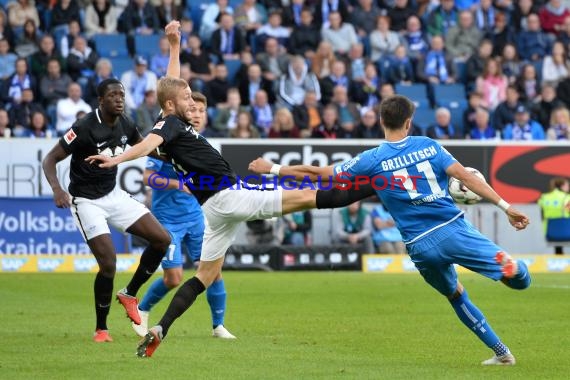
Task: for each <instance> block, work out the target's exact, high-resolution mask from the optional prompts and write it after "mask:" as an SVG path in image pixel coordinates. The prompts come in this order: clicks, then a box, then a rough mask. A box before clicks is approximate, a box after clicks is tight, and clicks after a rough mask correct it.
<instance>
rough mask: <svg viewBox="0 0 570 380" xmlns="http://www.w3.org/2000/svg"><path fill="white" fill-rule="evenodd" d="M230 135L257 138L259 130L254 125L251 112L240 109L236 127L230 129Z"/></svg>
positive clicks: (240, 137) (239, 137) (241, 137)
mask: <svg viewBox="0 0 570 380" xmlns="http://www.w3.org/2000/svg"><path fill="white" fill-rule="evenodd" d="M230 137H233V138H238V139H257V138H259V137H260V135H259V131H258V130H257V128H256V127H255V126H254V125H253V121H252V118H251V113H249V112H247V111H240V112H239V113H238V115H237V123H236V127H235V128H234V129H232V130H231V131H230Z"/></svg>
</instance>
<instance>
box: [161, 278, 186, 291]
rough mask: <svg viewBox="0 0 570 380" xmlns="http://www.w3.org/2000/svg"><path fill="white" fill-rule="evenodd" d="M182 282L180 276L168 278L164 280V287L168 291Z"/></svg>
mask: <svg viewBox="0 0 570 380" xmlns="http://www.w3.org/2000/svg"><path fill="white" fill-rule="evenodd" d="M181 282H182V277H181V276H180V277H179V276H169V277H165V278H164V285H166V287H167V288H168V289H174V288H176V287H177V286H178V285H180V283H181Z"/></svg>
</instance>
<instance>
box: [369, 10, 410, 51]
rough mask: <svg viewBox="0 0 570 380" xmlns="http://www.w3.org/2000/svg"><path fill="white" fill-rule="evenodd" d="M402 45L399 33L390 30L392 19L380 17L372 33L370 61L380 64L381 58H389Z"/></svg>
mask: <svg viewBox="0 0 570 380" xmlns="http://www.w3.org/2000/svg"><path fill="white" fill-rule="evenodd" d="M401 43H402V41H401V38H400V36H399V35H398V33H396V32H394V31H392V30H390V19H389V18H388V17H387V16H378V20H377V22H376V29H375V30H374V31H373V32H372V33H370V60H372V61H373V62H378V61H379V60H380V59H381V58H384V57H386V58H388V57H389V56H391V55H392V54H394V52H395V51H396V48H397V47H398V46H400V44H401Z"/></svg>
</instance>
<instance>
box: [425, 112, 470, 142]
mask: <svg viewBox="0 0 570 380" xmlns="http://www.w3.org/2000/svg"><path fill="white" fill-rule="evenodd" d="M426 136H427V137H429V138H432V139H436V140H451V139H459V138H461V137H462V135H461V131H460V130H459V128H458V126H456V125H453V124H452V123H451V112H449V110H448V109H447V108H445V107H440V108H438V109H437V110H436V111H435V124H433V125H431V126H430V127H428V129H427V132H426Z"/></svg>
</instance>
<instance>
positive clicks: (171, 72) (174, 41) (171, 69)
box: [164, 20, 180, 78]
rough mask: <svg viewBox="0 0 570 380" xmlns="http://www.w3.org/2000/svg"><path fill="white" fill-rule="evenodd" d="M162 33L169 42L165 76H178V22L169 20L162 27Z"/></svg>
mask: <svg viewBox="0 0 570 380" xmlns="http://www.w3.org/2000/svg"><path fill="white" fill-rule="evenodd" d="M164 34H165V35H166V37H167V38H168V43H169V44H170V58H169V60H168V67H167V69H166V76H169V77H174V78H180V22H178V21H175V20H173V21H170V22H169V23H168V25H166V27H165V28H164Z"/></svg>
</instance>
